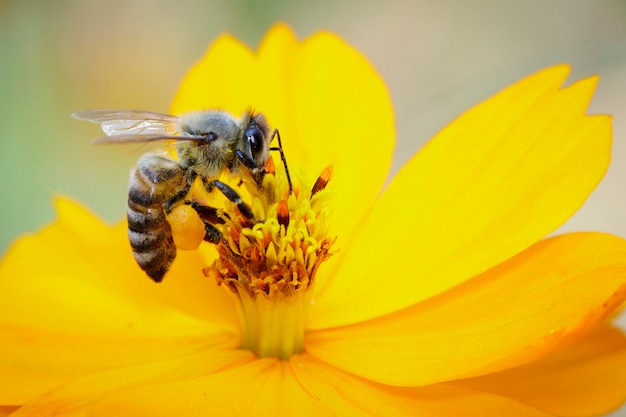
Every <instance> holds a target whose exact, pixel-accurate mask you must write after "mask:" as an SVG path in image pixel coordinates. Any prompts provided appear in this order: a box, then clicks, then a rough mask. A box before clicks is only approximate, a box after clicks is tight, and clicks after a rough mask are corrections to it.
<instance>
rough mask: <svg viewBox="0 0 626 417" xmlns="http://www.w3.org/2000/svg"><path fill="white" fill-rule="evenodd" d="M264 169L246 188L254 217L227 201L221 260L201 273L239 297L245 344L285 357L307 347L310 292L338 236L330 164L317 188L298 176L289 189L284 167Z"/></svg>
mask: <svg viewBox="0 0 626 417" xmlns="http://www.w3.org/2000/svg"><path fill="white" fill-rule="evenodd" d="M265 168H266V172H267V174H266V175H265V177H264V179H263V186H262V187H261V188H259V187H258V186H257V185H256V184H255V183H254V182H252V181H244V187H241V189H242V191H243V188H245V191H246V193H245V194H244V193H242V197H241V198H242V201H244V202H245V203H246V204H247V205H248V206H249V207H250V208H251V210H252V213H253V214H254V219H249V218H247V217H246V216H244V215H242V213H241V212H240V211H239V209H238V208H237V204H238V202H231V201H226V202H225V204H224V208H223V215H222V220H223V221H224V224H221V225H219V230H220V231H221V233H222V238H221V241H220V242H219V243H218V244H217V245H216V246H217V250H218V253H219V258H218V259H217V260H216V261H215V262H214V263H213V265H211V266H209V267H207V268H205V269H204V271H203V272H204V274H205V276H207V277H209V278H212V279H215V280H216V282H217V283H218V284H219V285H224V286H225V287H226V288H228V289H229V290H230V291H231V292H232V293H233V294H234V296H235V300H236V303H237V307H238V310H239V316H240V323H241V327H242V348H245V349H249V350H252V351H253V352H255V353H256V354H257V355H259V356H261V357H265V356H272V357H279V358H283V359H286V358H288V357H290V356H291V355H292V354H294V353H299V352H302V350H303V349H304V323H305V319H306V312H307V310H308V305H309V303H310V300H311V294H312V291H310V290H311V288H312V286H313V284H314V281H315V275H316V272H317V270H318V268H319V267H320V265H321V264H322V263H323V262H324V261H326V260H327V259H328V258H329V257H330V256H331V255H332V252H331V249H332V246H333V244H334V242H335V240H336V238H335V237H334V236H330V235H329V230H328V221H327V216H328V215H329V212H330V207H329V206H330V205H329V200H330V198H329V197H331V195H332V191H330V190H328V189H327V188H326V186H327V184H328V182H329V181H330V179H331V177H332V167H329V168H327V169H325V170H324V171H323V172H322V174H321V175H320V177H319V178H318V179H317V181H316V182H315V184H314V185H311V184H310V183H307V182H306V181H305V180H304V179H303V178H302V177H301V176H298V175H296V176H294V177H293V181H294V182H293V193H291V194H290V193H289V184H288V182H287V179H286V176H285V175H280V172H281V170H279V171H278V172H276V171H275V169H274V167H273V166H271V165H270V167H269V168H270V169H268V165H267V164H266V167H265Z"/></svg>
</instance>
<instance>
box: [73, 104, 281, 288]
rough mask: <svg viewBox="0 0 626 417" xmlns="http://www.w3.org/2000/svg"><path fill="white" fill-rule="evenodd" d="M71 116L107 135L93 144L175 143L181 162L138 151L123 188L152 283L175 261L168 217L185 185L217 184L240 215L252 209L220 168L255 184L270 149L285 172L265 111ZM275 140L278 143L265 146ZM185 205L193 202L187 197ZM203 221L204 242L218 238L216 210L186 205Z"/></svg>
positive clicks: (136, 245) (135, 249)
mask: <svg viewBox="0 0 626 417" xmlns="http://www.w3.org/2000/svg"><path fill="white" fill-rule="evenodd" d="M72 116H73V117H74V118H76V119H80V120H86V121H89V122H94V123H99V124H100V126H101V127H102V130H103V131H104V133H105V134H106V136H105V137H102V138H99V139H95V140H94V143H108V144H116V143H142V142H152V141H168V140H169V141H174V143H175V146H176V152H177V154H178V160H174V159H173V158H172V157H171V156H170V155H169V154H168V153H167V152H165V151H160V152H159V151H157V152H151V153H146V154H144V155H142V156H141V157H140V158H139V160H138V161H137V165H136V167H135V169H134V170H133V171H132V172H131V175H130V181H129V190H128V207H127V218H128V238H129V240H130V245H131V248H132V253H133V256H134V258H135V260H136V261H137V264H138V265H139V267H140V268H141V269H142V270H143V271H144V272H145V273H146V274H147V275H148V276H149V277H150V278H151V279H152V280H154V281H155V282H161V280H162V279H163V277H164V276H165V274H166V273H167V271H168V270H169V269H170V266H171V265H172V263H173V261H174V259H175V258H176V245H175V244H174V239H173V236H172V229H171V227H170V224H169V223H168V222H167V220H166V216H167V214H169V213H170V212H171V211H172V209H173V208H174V207H176V206H177V205H178V204H183V203H185V202H186V201H185V199H186V197H187V195H188V194H189V190H190V188H191V186H192V184H193V183H194V181H195V180H196V178H198V177H199V178H200V179H201V180H202V183H203V185H204V187H205V189H206V190H207V191H209V192H210V191H212V190H213V189H214V188H217V189H219V191H221V192H222V193H223V194H224V195H225V196H226V197H227V198H228V199H230V200H231V201H232V202H233V203H235V204H237V207H238V209H239V211H240V212H241V213H242V215H244V216H245V217H247V218H249V219H253V217H254V216H253V214H252V211H251V210H250V208H249V206H248V205H247V204H245V203H244V202H243V201H242V200H241V198H240V197H239V195H238V194H237V192H236V191H235V190H234V189H232V188H231V187H229V186H228V185H227V184H225V183H223V182H221V181H219V180H217V178H218V177H219V176H220V175H221V174H222V173H223V172H230V173H231V174H233V175H235V176H236V175H242V169H243V170H246V171H247V173H249V174H250V175H251V176H252V178H253V179H254V181H255V182H256V184H257V186H258V187H259V188H261V187H262V182H263V176H264V174H265V171H264V165H265V162H266V161H267V159H268V158H269V151H279V152H280V155H281V160H282V162H283V165H284V166H285V171H286V172H287V180H288V182H289V191H290V192H292V185H291V178H290V177H289V172H288V170H287V162H286V159H285V156H284V152H283V148H282V143H281V141H280V135H279V133H278V130H277V129H274V131H273V132H271V131H270V127H269V124H268V123H267V121H266V119H265V116H263V115H262V114H261V113H255V112H252V111H247V112H245V113H244V114H243V116H242V117H241V118H239V119H237V118H236V117H234V116H233V115H231V114H230V113H228V112H226V111H222V110H204V111H196V112H190V113H186V114H183V115H180V116H172V115H168V114H161V113H152V112H147V111H138V110H107V109H94V110H85V111H81V112H76V113H72ZM274 137H277V139H278V147H276V148H272V147H270V143H271V142H272V140H273V138H274ZM187 203H190V202H187ZM190 204H191V205H192V207H193V208H195V209H196V211H198V213H199V214H200V217H201V218H202V219H203V221H204V223H205V231H206V235H205V241H208V242H212V243H218V242H219V241H220V239H221V233H220V232H219V230H218V229H217V228H216V227H215V226H214V225H213V224H211V223H216V222H219V219H217V214H216V213H217V211H216V210H215V209H211V208H208V207H203V206H200V205H198V204H197V203H195V202H191V203H190Z"/></svg>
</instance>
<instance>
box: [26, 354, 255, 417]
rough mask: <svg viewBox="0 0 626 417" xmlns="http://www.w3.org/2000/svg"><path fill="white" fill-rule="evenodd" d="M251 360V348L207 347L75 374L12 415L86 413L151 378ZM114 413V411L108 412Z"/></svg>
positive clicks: (195, 374) (166, 378)
mask: <svg viewBox="0 0 626 417" xmlns="http://www.w3.org/2000/svg"><path fill="white" fill-rule="evenodd" d="M252 360H254V355H253V354H252V353H251V352H247V351H243V350H228V351H219V350H217V349H215V348H213V349H212V348H211V347H207V348H205V349H202V350H201V351H198V352H194V353H193V354H190V355H186V356H182V357H180V358H178V357H177V358H168V359H164V360H162V361H158V362H154V363H147V364H142V365H133V366H129V367H123V368H119V369H114V370H112V371H108V372H101V373H97V374H93V375H88V376H85V377H83V378H77V379H74V380H72V381H69V382H68V383H66V384H63V385H61V386H60V387H58V388H56V389H54V390H53V391H50V392H48V393H46V394H44V395H41V396H40V397H38V398H36V399H35V400H33V401H31V402H29V403H27V404H25V405H24V406H22V408H21V409H20V411H19V412H18V413H16V414H15V416H14V417H26V416H43V415H46V416H48V415H50V416H52V415H54V416H70V415H71V416H75V415H89V408H90V407H91V406H92V405H93V403H95V402H98V401H99V400H100V399H102V398H104V397H105V396H106V395H109V394H111V393H114V392H118V391H120V390H124V389H130V388H133V387H137V386H141V385H144V384H151V383H154V382H159V381H162V382H169V381H176V380H181V379H188V378H196V377H199V376H203V375H210V374H213V373H215V372H218V371H221V370H223V369H228V368H232V367H236V366H240V365H242V364H244V363H247V362H250V361H252ZM112 415H117V414H112Z"/></svg>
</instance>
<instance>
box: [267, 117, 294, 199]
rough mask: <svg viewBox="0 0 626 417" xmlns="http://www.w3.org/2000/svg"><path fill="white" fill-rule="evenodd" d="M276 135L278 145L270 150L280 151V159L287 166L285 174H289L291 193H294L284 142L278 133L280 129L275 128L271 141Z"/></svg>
mask: <svg viewBox="0 0 626 417" xmlns="http://www.w3.org/2000/svg"><path fill="white" fill-rule="evenodd" d="M274 136H275V137H276V138H278V147H277V148H276V147H274V148H270V151H278V152H280V160H281V161H283V166H284V167H285V174H287V182H288V183H289V195H291V194H293V185H292V183H291V175H289V167H288V166H287V158H285V152H284V151H283V143H282V142H281V141H280V133H278V129H274V133H272V138H271V139H270V142H271V141H272V140H273V139H274Z"/></svg>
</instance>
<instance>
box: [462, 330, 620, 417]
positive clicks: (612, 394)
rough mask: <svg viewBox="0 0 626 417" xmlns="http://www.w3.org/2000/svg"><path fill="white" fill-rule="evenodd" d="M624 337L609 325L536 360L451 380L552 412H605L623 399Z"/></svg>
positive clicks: (580, 415) (575, 415)
mask: <svg viewBox="0 0 626 417" xmlns="http://www.w3.org/2000/svg"><path fill="white" fill-rule="evenodd" d="M624 369H626V336H625V335H624V334H623V333H622V331H621V330H619V329H617V328H614V327H611V326H609V325H606V324H605V325H602V326H599V328H598V329H596V330H595V331H593V332H592V333H591V334H589V335H588V336H586V337H585V338H583V339H582V340H579V341H577V342H575V343H573V344H571V345H570V346H567V347H566V348H564V349H561V350H558V351H556V352H554V353H552V354H550V355H548V356H546V357H545V358H542V359H540V360H538V361H537V362H533V363H530V364H528V365H524V366H520V367H517V368H513V369H510V370H507V371H503V372H498V373H495V374H490V375H485V376H481V377H477V378H471V379H467V380H463V381H457V382H455V385H457V386H462V387H466V388H470V389H477V390H480V391H488V392H493V393H496V394H499V395H504V396H507V397H511V398H516V399H518V400H520V401H522V402H524V403H526V404H531V405H533V406H535V407H538V408H541V409H542V410H547V411H549V412H551V413H553V414H555V415H559V416H568V417H584V416H596V415H605V414H608V413H610V412H611V411H614V410H615V409H616V408H618V407H619V406H620V405H622V404H623V403H624V401H626V372H623V370H624Z"/></svg>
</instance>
